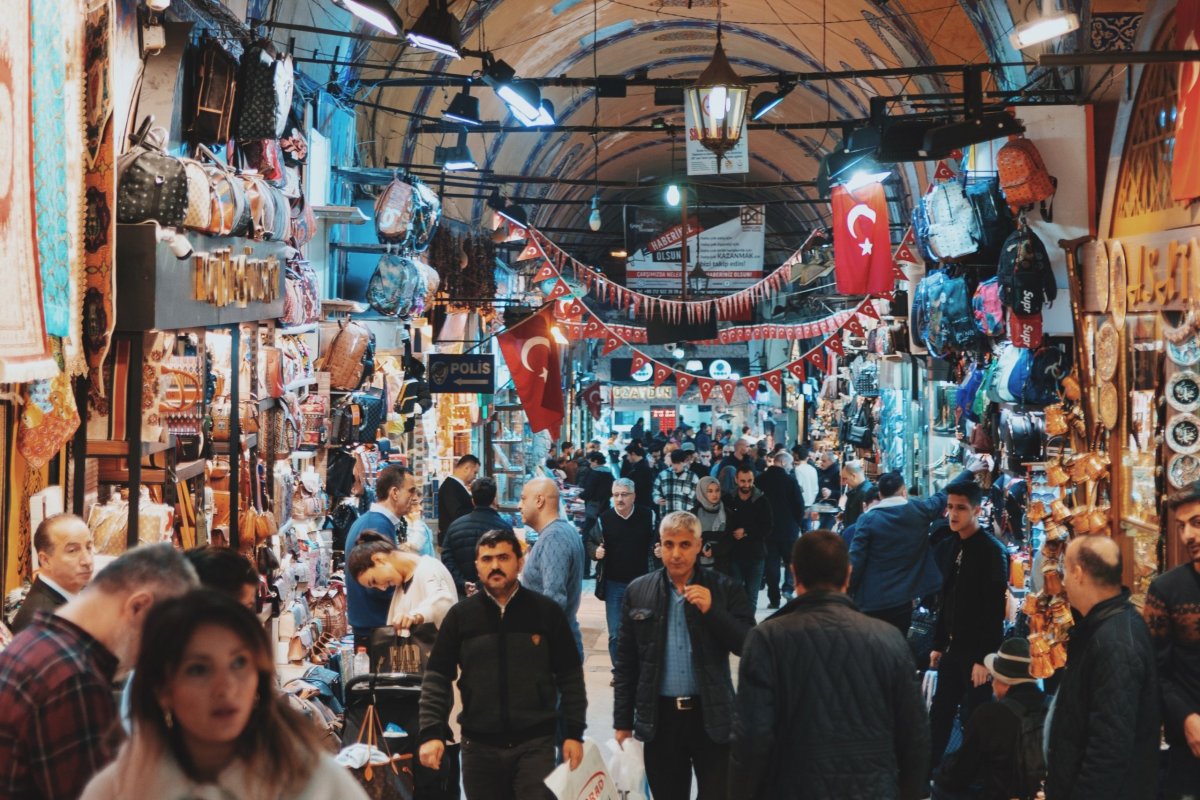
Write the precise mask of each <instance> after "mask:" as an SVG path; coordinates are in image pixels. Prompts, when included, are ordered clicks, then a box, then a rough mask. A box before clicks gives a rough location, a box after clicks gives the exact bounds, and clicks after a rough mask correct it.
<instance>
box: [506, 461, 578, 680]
mask: <svg viewBox="0 0 1200 800" xmlns="http://www.w3.org/2000/svg"><path fill="white" fill-rule="evenodd" d="M518 509H519V510H520V512H521V519H522V520H524V521H525V524H526V525H528V526H529V527H530V528H532V529H533V530H535V531H537V542H535V543H534V545H533V549H532V550H530V551H529V555H528V556H526V558H525V569H524V571H523V572H522V573H521V585H523V586H525V587H527V588H529V589H533V590H534V591H535V592H539V593H541V594H544V595H546V597H549V598H550V599H551V600H553V601H554V602H555V603H558V605H559V607H560V608H561V609H562V610H563V611H564V612H565V613H566V615H567V622H568V623H570V625H571V633H572V634H573V635H574V637H575V647H576V649H577V650H579V659H580V660H581V661H582V660H583V635H582V634H581V633H580V631H579V601H580V599H581V598H582V595H583V566H584V562H585V560H586V558H587V555H586V553H585V552H584V548H583V539H581V538H580V536H579V532H578V531H577V530H575V526H573V525H571V524H570V523H569V522H567V521H566V520H564V519H562V518H560V517H559V516H558V510H559V494H558V486H557V485H556V484H555V483H554V481H552V480H550V479H549V478H534V479H533V480H531V481H529V482H528V483H526V484H525V487H524V488H523V489H522V490H521V501H520V504H519V506H518Z"/></svg>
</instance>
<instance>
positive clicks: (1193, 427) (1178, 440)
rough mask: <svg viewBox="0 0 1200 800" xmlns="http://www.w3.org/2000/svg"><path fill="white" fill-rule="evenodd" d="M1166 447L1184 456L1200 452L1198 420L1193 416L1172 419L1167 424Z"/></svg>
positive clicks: (1182, 415) (1185, 415) (1183, 415)
mask: <svg viewBox="0 0 1200 800" xmlns="http://www.w3.org/2000/svg"><path fill="white" fill-rule="evenodd" d="M1167 446H1168V447H1170V448H1171V449H1172V450H1174V451H1175V452H1176V453H1182V454H1183V455H1185V456H1190V455H1192V454H1193V453H1195V452H1196V451H1198V450H1200V418H1197V417H1196V416H1195V415H1193V414H1179V415H1177V416H1175V417H1172V418H1171V421H1170V422H1168V423H1167Z"/></svg>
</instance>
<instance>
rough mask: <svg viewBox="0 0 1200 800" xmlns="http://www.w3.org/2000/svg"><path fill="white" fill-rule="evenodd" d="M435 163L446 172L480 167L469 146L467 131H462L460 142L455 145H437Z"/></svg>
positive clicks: (434, 153)
mask: <svg viewBox="0 0 1200 800" xmlns="http://www.w3.org/2000/svg"><path fill="white" fill-rule="evenodd" d="M433 163H434V164H435V165H437V166H440V167H441V168H442V169H443V170H444V171H446V172H457V171H459V170H464V169H478V166H477V165H476V164H475V157H474V156H472V155H471V148H469V147H467V132H466V131H460V132H459V134H458V143H457V144H455V145H454V146H453V147H435V148H434V150H433Z"/></svg>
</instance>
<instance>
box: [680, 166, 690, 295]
mask: <svg viewBox="0 0 1200 800" xmlns="http://www.w3.org/2000/svg"><path fill="white" fill-rule="evenodd" d="M682 189H683V190H682V191H681V192H680V193H679V194H680V199H679V206H680V208H682V209H683V238H682V239H681V240H680V242H679V286H680V289H681V291H682V297H683V299H684V300H687V296H688V295H687V278H688V269H687V261H688V256H687V234H688V213H687V212H688V185H687V183H686V182H685V183H684V184H683V187H682Z"/></svg>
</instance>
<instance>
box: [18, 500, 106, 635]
mask: <svg viewBox="0 0 1200 800" xmlns="http://www.w3.org/2000/svg"><path fill="white" fill-rule="evenodd" d="M33 549H34V550H35V551H36V552H37V554H38V574H37V577H36V578H34V579H33V585H32V586H30V587H29V593H28V594H26V595H25V599H24V600H23V601H22V602H21V607H20V608H19V609H17V615H16V616H15V617H13V624H12V631H13V633H20V632H21V631H22V630H23V629H24V628H25V627H27V626H28V625H29V623H31V622H33V617H34V615H35V614H36V613H37V612H39V611H45V612H47V613H52V612H54V611H55V610H57V609H58V607H59V606H61V605H63V604H65V603H66V602H67V600H69V599H71V598H72V597H74V596H75V595H77V594H78V593H79V592H81V591H82V590H83V587H85V586H87V585H88V582H89V581H91V579H92V570H93V568H94V567H95V555H96V546H95V544H94V543H93V541H92V532H91V531H90V530H88V526H87V523H86V522H84V521H83V520H82V519H80V518H79V517H77V516H75V515H74V514H55V515H54V516H51V517H46V518H45V519H44V520H42V521H41V522H39V523H38V526H37V530H35V531H34V532H33Z"/></svg>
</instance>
